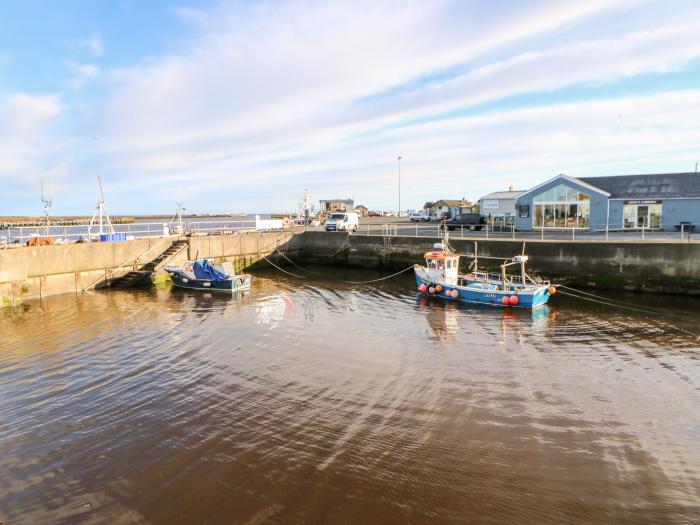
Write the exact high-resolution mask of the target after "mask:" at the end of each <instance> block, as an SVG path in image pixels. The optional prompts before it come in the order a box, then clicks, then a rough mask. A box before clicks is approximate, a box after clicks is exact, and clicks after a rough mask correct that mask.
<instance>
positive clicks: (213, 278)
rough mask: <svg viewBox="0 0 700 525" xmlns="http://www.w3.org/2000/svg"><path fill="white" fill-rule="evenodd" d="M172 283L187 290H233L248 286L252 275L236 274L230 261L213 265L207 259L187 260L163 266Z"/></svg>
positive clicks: (243, 288)
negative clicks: (180, 264)
mask: <svg viewBox="0 0 700 525" xmlns="http://www.w3.org/2000/svg"><path fill="white" fill-rule="evenodd" d="M163 269H164V270H165V271H166V272H168V274H169V275H170V279H171V280H172V282H173V284H174V285H175V286H177V287H178V288H187V289H188V290H205V291H214V292H233V291H238V290H245V289H247V288H250V283H251V282H252V279H253V278H252V277H251V276H250V275H249V274H247V273H243V274H239V275H236V274H235V273H234V271H233V267H232V265H231V263H224V264H223V265H222V266H214V265H213V264H212V263H211V262H209V261H208V260H207V259H197V260H195V261H187V262H186V263H185V264H184V265H182V266H165V267H164V268H163Z"/></svg>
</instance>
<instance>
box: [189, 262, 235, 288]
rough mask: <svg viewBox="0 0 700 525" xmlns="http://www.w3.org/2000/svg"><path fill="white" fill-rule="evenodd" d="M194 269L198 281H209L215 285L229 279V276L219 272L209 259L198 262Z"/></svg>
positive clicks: (193, 266)
mask: <svg viewBox="0 0 700 525" xmlns="http://www.w3.org/2000/svg"><path fill="white" fill-rule="evenodd" d="M192 269H193V270H194V276H195V277H196V278H197V279H209V280H211V281H214V282H215V283H219V282H221V281H225V280H226V279H228V275H226V274H225V273H224V272H222V271H221V270H219V269H218V268H217V267H216V266H214V265H213V264H212V263H210V262H209V261H208V260H207V259H198V260H196V261H195V262H194V264H193V265H192Z"/></svg>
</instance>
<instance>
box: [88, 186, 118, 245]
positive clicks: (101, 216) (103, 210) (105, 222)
mask: <svg viewBox="0 0 700 525" xmlns="http://www.w3.org/2000/svg"><path fill="white" fill-rule="evenodd" d="M97 183H98V184H99V186H100V202H98V203H97V206H96V207H95V211H94V212H93V213H92V219H90V226H88V239H90V240H92V227H93V226H94V224H95V219H98V221H99V222H98V224H99V227H100V229H99V232H98V235H104V234H105V233H109V234H112V235H113V234H114V226H112V221H111V220H110V218H109V213H107V203H106V202H105V194H104V191H103V190H102V177H100V175H99V173H98V174H97Z"/></svg>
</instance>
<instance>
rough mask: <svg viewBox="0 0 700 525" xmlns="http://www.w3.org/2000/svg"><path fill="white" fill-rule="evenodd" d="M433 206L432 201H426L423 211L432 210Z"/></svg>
mask: <svg viewBox="0 0 700 525" xmlns="http://www.w3.org/2000/svg"><path fill="white" fill-rule="evenodd" d="M433 206H435V203H434V202H432V201H428V202H426V203H425V204H423V209H424V210H425V209H426V208H432V207H433Z"/></svg>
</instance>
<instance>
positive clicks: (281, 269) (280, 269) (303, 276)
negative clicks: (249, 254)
mask: <svg viewBox="0 0 700 525" xmlns="http://www.w3.org/2000/svg"><path fill="white" fill-rule="evenodd" d="M262 258H263V259H265V260H266V261H267V262H269V263H270V264H271V265H272V266H274V267H275V268H277V269H278V270H279V271H280V272H284V273H286V274H289V275H291V276H292V277H298V278H299V279H306V275H298V274H296V273H292V272H288V271H287V270H285V269H284V268H280V267H279V266H277V265H276V264H275V263H273V262H272V261H271V260H270V259H268V258H267V257H265V256H264V255H263V256H262Z"/></svg>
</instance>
